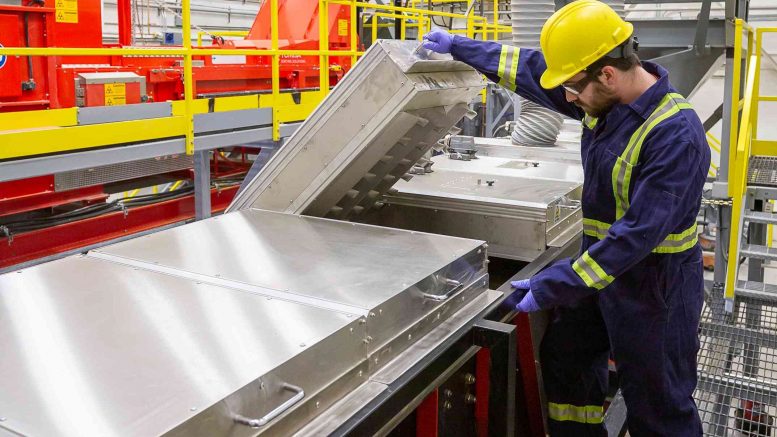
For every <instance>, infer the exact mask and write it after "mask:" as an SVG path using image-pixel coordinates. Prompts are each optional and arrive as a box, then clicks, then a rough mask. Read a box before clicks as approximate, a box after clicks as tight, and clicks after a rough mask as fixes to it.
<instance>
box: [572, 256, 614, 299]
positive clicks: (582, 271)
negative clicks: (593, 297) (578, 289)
mask: <svg viewBox="0 0 777 437" xmlns="http://www.w3.org/2000/svg"><path fill="white" fill-rule="evenodd" d="M572 270H574V271H575V272H576V273H577V275H578V276H580V279H582V280H583V282H585V285H587V286H589V287H592V288H595V289H597V290H601V289H603V288H604V287H606V286H608V285H610V284H611V283H612V281H614V280H615V278H614V277H613V276H612V275H609V274H607V272H605V271H604V269H603V268H602V267H601V266H600V265H599V263H597V262H596V261H595V260H594V259H593V258H591V255H589V254H588V251H585V252H583V255H582V256H581V257H580V258H578V259H577V260H575V262H574V263H572Z"/></svg>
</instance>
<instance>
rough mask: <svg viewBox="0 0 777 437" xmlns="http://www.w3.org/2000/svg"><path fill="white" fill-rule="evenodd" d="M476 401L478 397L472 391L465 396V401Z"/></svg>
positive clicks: (470, 402) (468, 402) (472, 402)
mask: <svg viewBox="0 0 777 437" xmlns="http://www.w3.org/2000/svg"><path fill="white" fill-rule="evenodd" d="M475 401H477V399H476V398H475V395H473V394H472V393H467V394H466V396H464V402H465V403H467V404H474V403H475Z"/></svg>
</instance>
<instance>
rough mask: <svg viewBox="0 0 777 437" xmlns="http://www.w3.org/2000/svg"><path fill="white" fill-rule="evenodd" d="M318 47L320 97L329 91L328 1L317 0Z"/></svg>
mask: <svg viewBox="0 0 777 437" xmlns="http://www.w3.org/2000/svg"><path fill="white" fill-rule="evenodd" d="M349 3H350V1H349ZM318 38H319V41H318V48H319V50H321V52H322V54H321V56H319V57H318V62H319V65H318V68H319V74H320V76H319V81H318V86H319V88H320V90H321V95H322V97H323V96H325V95H327V93H329V55H327V54H326V53H328V52H329V2H328V1H327V0H319V1H318Z"/></svg>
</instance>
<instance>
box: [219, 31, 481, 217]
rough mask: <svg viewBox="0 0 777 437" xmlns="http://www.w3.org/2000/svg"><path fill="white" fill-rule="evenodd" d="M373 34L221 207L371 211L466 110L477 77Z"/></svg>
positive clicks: (331, 213) (340, 213)
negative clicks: (262, 167) (310, 109)
mask: <svg viewBox="0 0 777 437" xmlns="http://www.w3.org/2000/svg"><path fill="white" fill-rule="evenodd" d="M416 46H417V44H416V43H413V42H410V41H379V42H378V43H376V44H373V46H371V47H370V49H369V50H368V51H367V53H366V54H365V55H364V56H363V57H362V58H361V60H360V61H359V63H358V64H356V66H355V68H353V69H352V70H350V71H349V72H348V74H347V75H346V76H345V78H344V79H343V80H342V81H341V82H340V83H339V84H338V85H337V87H335V89H334V90H333V92H332V93H331V94H329V95H328V96H327V98H326V99H325V100H324V101H322V102H321V104H320V105H319V106H318V108H317V109H316V110H315V111H314V112H313V114H311V116H310V117H308V119H307V120H306V121H305V122H304V123H303V125H302V126H301V127H300V129H299V130H298V131H297V132H295V134H294V135H293V136H292V137H291V138H290V139H289V141H288V143H287V144H286V145H285V146H284V147H283V148H281V149H280V150H279V151H278V153H276V154H275V156H273V158H272V159H271V160H270V162H269V163H268V164H267V166H266V168H265V170H264V171H263V172H261V173H260V174H259V175H258V176H257V178H256V179H254V180H253V181H251V182H250V183H249V184H248V185H247V186H246V189H245V190H243V191H242V192H241V193H240V194H239V195H238V196H237V197H236V198H235V200H234V202H233V204H232V205H231V206H230V208H229V211H234V210H238V209H244V208H247V207H254V208H260V209H266V210H273V211H282V212H291V213H297V214H300V213H304V214H306V215H314V216H326V217H330V218H339V219H344V218H348V217H351V216H354V215H359V214H362V213H363V212H364V211H365V210H368V209H370V208H371V207H372V206H373V205H374V203H375V201H376V200H377V199H378V197H379V196H380V194H381V193H384V192H386V190H388V189H389V188H390V187H391V186H392V185H393V184H394V183H395V182H396V181H397V180H398V179H399V178H401V177H403V176H404V175H405V172H407V170H408V169H409V168H410V167H411V166H412V165H413V163H414V162H415V161H417V160H418V159H419V158H420V157H421V156H422V155H423V154H424V153H425V152H426V151H427V150H429V149H430V148H431V147H432V146H433V145H434V144H435V143H436V142H437V140H438V139H440V138H441V137H443V136H444V135H445V134H446V133H447V132H448V130H449V129H450V128H451V127H452V126H453V125H454V124H455V123H456V122H457V121H458V120H459V119H460V118H461V117H462V116H464V115H465V114H466V112H467V103H468V102H469V101H470V100H471V99H472V98H474V97H475V96H476V95H477V93H478V92H479V91H480V90H481V89H482V87H483V86H484V81H483V79H482V77H481V76H480V75H479V74H478V73H477V72H475V71H474V70H472V69H471V68H469V67H467V66H466V65H464V64H462V63H459V62H455V61H452V60H451V58H450V57H441V56H437V55H433V56H432V58H431V59H424V60H421V59H419V58H418V57H417V56H416V55H414V54H413V53H412V52H413V50H414V49H415V48H416Z"/></svg>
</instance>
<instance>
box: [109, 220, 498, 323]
mask: <svg viewBox="0 0 777 437" xmlns="http://www.w3.org/2000/svg"><path fill="white" fill-rule="evenodd" d="M481 245H482V242H479V241H474V240H465V239H459V238H450V237H444V236H439V235H430V234H424V233H417V232H408V231H403V230H398V229H389V228H380V227H375V226H367V225H358V224H354V223H348V222H342V221H335V220H327V219H319V218H313V217H304V216H296V215H290V214H281V213H275V212H269V211H260V210H245V211H239V212H237V213H233V214H225V215H223V216H219V217H213V218H210V219H208V220H204V221H199V222H196V223H191V224H189V225H186V226H181V227H178V228H174V229H168V230H165V231H162V232H158V233H156V234H152V235H147V236H144V237H141V238H137V239H134V240H129V241H124V242H121V243H118V244H116V245H113V246H107V247H104V248H101V249H99V250H97V252H99V253H104V254H109V255H113V256H118V257H122V258H126V259H128V260H138V261H144V262H147V263H151V264H155V265H159V266H162V267H170V268H172V269H176V270H179V271H183V272H190V273H197V274H202V275H206V276H212V277H218V278H222V279H227V280H231V281H237V282H241V283H245V284H251V285H255V286H259V287H264V288H269V289H274V290H280V291H284V292H288V293H294V294H299V295H305V296H312V297H315V298H318V299H326V300H330V301H333V302H340V303H344V304H348V305H352V306H355V307H361V308H365V309H368V310H371V309H373V308H375V307H377V306H379V305H381V304H382V303H384V302H386V301H388V300H389V299H391V298H393V297H394V296H395V295H397V294H399V293H401V292H404V291H405V290H407V289H409V288H410V287H412V286H414V285H416V284H419V283H421V282H422V281H428V284H427V283H424V284H425V285H426V287H427V288H428V289H429V290H431V291H432V292H440V291H442V290H443V289H445V284H442V283H434V280H432V279H428V278H429V277H430V275H432V274H434V273H436V272H438V271H440V270H443V269H445V268H446V267H448V266H449V265H450V264H451V263H454V261H456V260H458V259H459V258H462V257H464V256H466V255H468V254H470V253H471V252H473V251H475V252H477V251H478V250H480V248H481ZM478 255H479V256H478V257H476V258H475V259H476V260H478V261H472V262H473V263H476V262H477V264H474V265H473V264H469V263H464V264H462V266H461V269H462V270H466V269H474V270H475V271H480V270H481V267H482V266H481V265H480V263H482V261H483V260H485V252H484V253H482V254H478ZM457 266H458V265H457ZM451 274H453V273H451Z"/></svg>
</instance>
